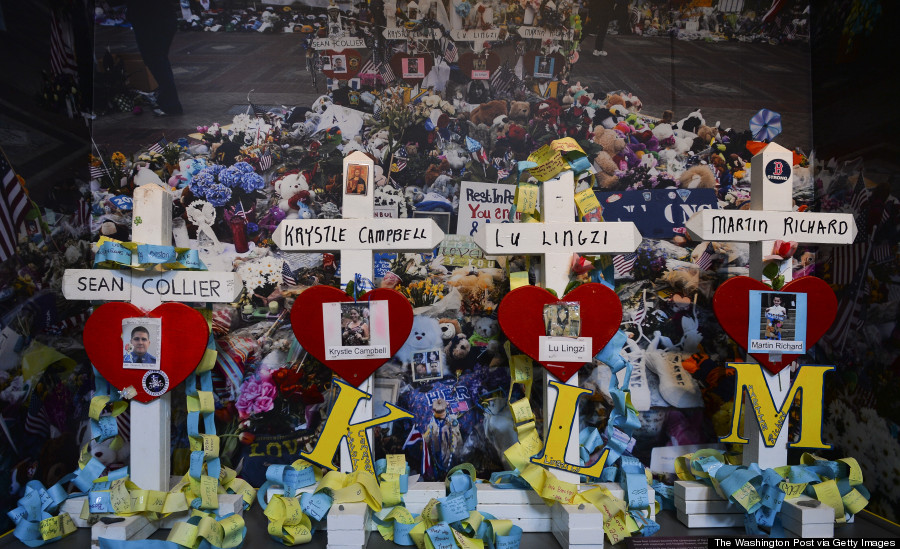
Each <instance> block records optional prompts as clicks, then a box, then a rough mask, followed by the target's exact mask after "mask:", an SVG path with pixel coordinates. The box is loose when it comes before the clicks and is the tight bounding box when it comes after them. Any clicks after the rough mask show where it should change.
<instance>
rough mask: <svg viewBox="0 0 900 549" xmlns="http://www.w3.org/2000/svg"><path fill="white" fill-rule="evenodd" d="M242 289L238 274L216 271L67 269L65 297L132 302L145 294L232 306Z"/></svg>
mask: <svg viewBox="0 0 900 549" xmlns="http://www.w3.org/2000/svg"><path fill="white" fill-rule="evenodd" d="M241 289H242V286H241V280H240V278H239V277H238V275H237V274H236V273H226V272H212V271H168V272H165V273H159V272H155V271H153V272H147V273H141V272H138V271H135V272H128V271H112V270H103V269H67V270H66V272H65V275H64V277H63V295H64V296H65V297H66V299H77V300H104V301H129V300H132V299H133V298H134V297H135V296H137V295H141V294H144V295H156V296H159V299H160V300H161V301H182V302H206V303H232V302H233V301H234V300H235V299H237V297H238V295H240V292H241Z"/></svg>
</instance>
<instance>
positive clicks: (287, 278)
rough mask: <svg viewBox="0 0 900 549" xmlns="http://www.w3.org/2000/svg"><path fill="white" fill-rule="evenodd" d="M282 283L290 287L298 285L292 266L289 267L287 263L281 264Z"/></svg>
mask: <svg viewBox="0 0 900 549" xmlns="http://www.w3.org/2000/svg"><path fill="white" fill-rule="evenodd" d="M281 281H282V282H284V283H285V284H287V285H288V286H296V285H297V278H296V277H295V276H294V271H293V270H291V266H290V265H288V263H287V261H285V262H284V263H282V264H281Z"/></svg>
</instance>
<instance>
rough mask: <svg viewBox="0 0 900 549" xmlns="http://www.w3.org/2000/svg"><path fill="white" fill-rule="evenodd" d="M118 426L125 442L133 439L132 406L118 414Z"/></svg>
mask: <svg viewBox="0 0 900 549" xmlns="http://www.w3.org/2000/svg"><path fill="white" fill-rule="evenodd" d="M116 427H118V428H119V436H121V437H122V440H124V441H125V442H128V441H129V440H131V408H125V411H124V412H122V413H121V414H119V415H117V416H116Z"/></svg>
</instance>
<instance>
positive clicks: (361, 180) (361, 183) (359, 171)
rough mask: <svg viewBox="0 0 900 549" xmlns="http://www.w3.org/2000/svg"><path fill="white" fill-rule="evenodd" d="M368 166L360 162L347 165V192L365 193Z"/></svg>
mask: <svg viewBox="0 0 900 549" xmlns="http://www.w3.org/2000/svg"><path fill="white" fill-rule="evenodd" d="M368 179H369V167H368V166H363V165H360V164H351V165H349V166H347V194H362V195H364V194H366V189H367V188H368V186H367V185H366V183H367V181H368Z"/></svg>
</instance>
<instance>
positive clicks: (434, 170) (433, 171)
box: [424, 158, 450, 187]
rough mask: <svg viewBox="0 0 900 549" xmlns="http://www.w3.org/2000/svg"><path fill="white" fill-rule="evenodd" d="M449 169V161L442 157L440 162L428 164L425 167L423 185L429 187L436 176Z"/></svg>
mask: <svg viewBox="0 0 900 549" xmlns="http://www.w3.org/2000/svg"><path fill="white" fill-rule="evenodd" d="M448 171H450V162H448V161H447V159H446V158H442V159H441V161H440V162H435V163H432V164H429V165H428V167H427V168H426V169H425V176H424V177H425V187H430V186H431V184H432V183H434V180H435V179H437V178H438V176H440V175H443V174H444V173H446V172H448Z"/></svg>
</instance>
